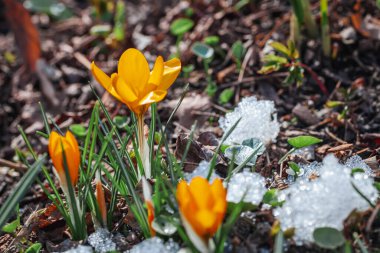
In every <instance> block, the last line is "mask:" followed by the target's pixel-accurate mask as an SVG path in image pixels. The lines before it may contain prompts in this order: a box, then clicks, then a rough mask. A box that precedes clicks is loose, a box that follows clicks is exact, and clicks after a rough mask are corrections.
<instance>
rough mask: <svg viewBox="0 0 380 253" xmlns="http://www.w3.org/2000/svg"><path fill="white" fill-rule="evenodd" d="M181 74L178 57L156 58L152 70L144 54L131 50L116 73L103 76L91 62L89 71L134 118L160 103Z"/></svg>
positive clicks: (121, 60) (121, 58) (122, 57)
mask: <svg viewBox="0 0 380 253" xmlns="http://www.w3.org/2000/svg"><path fill="white" fill-rule="evenodd" d="M180 71H181V61H180V60H179V59H178V58H174V59H171V60H169V61H166V62H164V60H163V58H162V57H161V56H158V57H157V59H156V62H155V64H154V67H153V69H152V71H150V69H149V64H148V62H147V60H146V59H145V57H144V55H143V54H142V53H141V52H140V51H139V50H137V49H134V48H130V49H128V50H126V51H125V52H124V53H123V54H122V55H121V57H120V60H119V63H118V68H117V73H113V74H112V75H111V76H108V75H107V74H105V73H104V72H103V71H102V70H101V69H100V68H98V67H97V66H96V65H95V63H94V62H92V63H91V72H92V74H93V75H94V77H95V79H96V80H97V81H98V82H99V83H100V84H101V85H102V86H103V87H104V88H105V89H106V90H107V91H108V92H109V93H110V94H111V95H112V96H114V97H115V98H116V99H118V100H119V101H121V102H122V103H124V104H126V105H127V106H128V107H129V109H130V110H131V111H133V112H134V113H135V114H136V115H142V114H144V113H145V112H146V111H147V110H148V108H149V105H150V104H151V103H154V102H160V101H161V100H163V99H164V98H165V96H166V94H167V90H168V88H169V87H170V86H171V85H172V84H173V83H174V81H175V80H176V78H177V76H178V74H179V72H180Z"/></svg>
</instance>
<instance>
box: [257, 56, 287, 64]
mask: <svg viewBox="0 0 380 253" xmlns="http://www.w3.org/2000/svg"><path fill="white" fill-rule="evenodd" d="M263 62H265V63H266V64H287V63H288V59H286V58H285V57H282V56H277V55H274V54H267V55H265V56H264V57H263Z"/></svg>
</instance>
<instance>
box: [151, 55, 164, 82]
mask: <svg viewBox="0 0 380 253" xmlns="http://www.w3.org/2000/svg"><path fill="white" fill-rule="evenodd" d="M163 73H164V59H162V57H161V56H158V57H157V59H156V62H155V63H154V67H153V70H152V72H151V73H150V77H149V81H148V83H149V84H153V85H155V86H158V85H160V83H161V80H162V74H163Z"/></svg>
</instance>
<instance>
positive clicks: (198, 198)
mask: <svg viewBox="0 0 380 253" xmlns="http://www.w3.org/2000/svg"><path fill="white" fill-rule="evenodd" d="M189 190H190V192H191V195H192V196H193V198H194V200H195V202H196V205H197V207H198V208H199V209H206V208H210V207H212V205H213V203H212V195H211V191H210V184H209V182H208V181H207V179H205V178H203V177H195V178H194V179H193V180H192V181H191V183H190V187H189Z"/></svg>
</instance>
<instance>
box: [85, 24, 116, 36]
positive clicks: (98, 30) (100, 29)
mask: <svg viewBox="0 0 380 253" xmlns="http://www.w3.org/2000/svg"><path fill="white" fill-rule="evenodd" d="M110 32H111V26H110V25H94V26H93V27H91V29H90V34H92V35H98V36H103V37H106V36H108V35H109V34H110Z"/></svg>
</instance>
